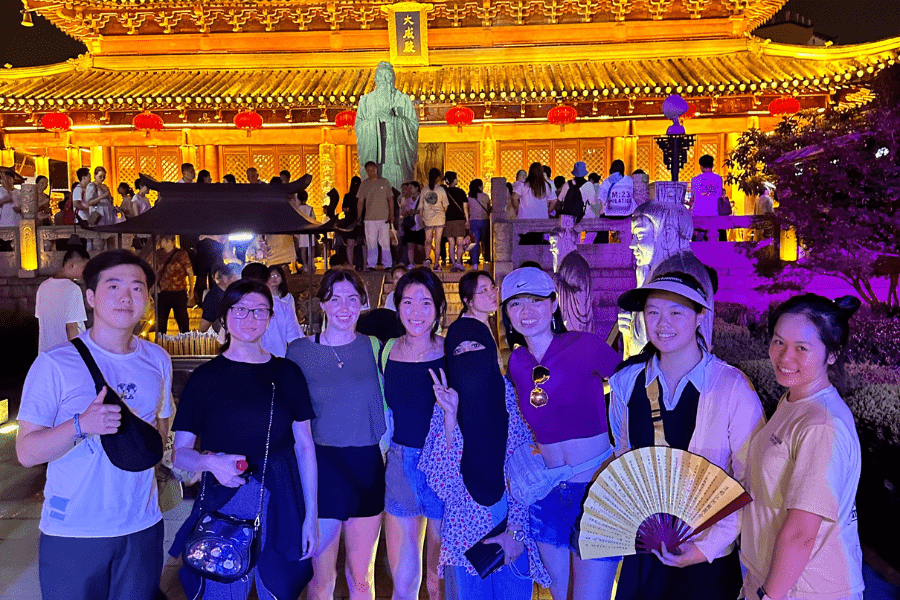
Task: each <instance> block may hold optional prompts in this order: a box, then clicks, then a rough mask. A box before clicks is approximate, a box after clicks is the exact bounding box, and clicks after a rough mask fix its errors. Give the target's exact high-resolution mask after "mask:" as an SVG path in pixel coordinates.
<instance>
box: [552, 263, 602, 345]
mask: <svg viewBox="0 0 900 600" xmlns="http://www.w3.org/2000/svg"><path fill="white" fill-rule="evenodd" d="M554 279H555V280H556V290H557V292H558V293H559V307H560V309H561V310H562V315H563V322H564V323H565V324H566V329H568V330H569V331H589V332H591V333H593V332H594V307H593V305H592V302H591V298H592V296H593V284H592V283H591V266H590V265H589V264H588V262H587V261H586V260H585V259H584V257H583V256H581V255H580V254H579V253H578V252H570V253H568V254H566V255H565V257H564V258H563V259H562V261H561V262H560V264H559V270H558V271H557V273H556V276H555V277H554Z"/></svg>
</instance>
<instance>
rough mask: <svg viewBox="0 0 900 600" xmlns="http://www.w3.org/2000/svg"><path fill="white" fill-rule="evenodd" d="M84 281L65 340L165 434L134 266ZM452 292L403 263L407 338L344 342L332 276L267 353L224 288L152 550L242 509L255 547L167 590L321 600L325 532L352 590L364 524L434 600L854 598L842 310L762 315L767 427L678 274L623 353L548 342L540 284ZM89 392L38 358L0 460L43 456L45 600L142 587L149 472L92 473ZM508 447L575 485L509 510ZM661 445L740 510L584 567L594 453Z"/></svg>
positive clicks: (365, 542) (811, 306) (163, 358)
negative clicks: (714, 475)
mask: <svg viewBox="0 0 900 600" xmlns="http://www.w3.org/2000/svg"><path fill="white" fill-rule="evenodd" d="M84 278H85V281H86V284H87V287H88V292H87V300H88V303H89V304H90V305H91V306H92V307H93V308H94V312H95V319H94V326H93V327H92V328H91V329H90V330H88V331H87V332H84V333H82V334H80V335H79V338H80V339H81V340H82V341H83V342H84V343H85V345H86V346H87V348H88V350H89V351H90V352H91V354H93V356H94V357H95V359H96V361H97V362H98V364H99V366H100V369H101V371H102V374H103V376H104V377H105V378H106V381H107V385H108V386H109V387H110V388H111V389H114V390H116V391H117V392H118V393H119V394H120V396H121V397H122V398H123V399H124V400H125V401H126V403H127V404H128V406H129V407H130V408H131V410H132V411H133V412H134V413H135V414H136V415H138V416H139V417H140V418H143V419H144V420H146V421H148V422H151V423H155V424H157V426H158V428H159V431H160V433H161V435H166V434H167V430H168V425H167V424H168V417H169V416H170V415H171V413H172V411H173V406H172V402H171V395H170V394H171V392H170V388H171V362H170V360H169V359H168V356H167V355H166V354H165V352H163V351H162V350H161V349H160V348H159V347H157V346H155V345H153V344H150V343H148V342H146V341H143V340H140V339H138V338H135V337H134V336H133V335H132V333H131V330H132V328H133V326H134V324H135V323H136V322H137V321H138V319H139V318H140V316H141V315H142V314H143V310H144V308H145V307H146V303H147V300H148V297H147V289H148V287H149V286H151V285H152V284H153V279H154V275H153V272H152V271H151V270H150V268H149V267H148V266H147V265H146V263H144V262H143V261H141V260H140V259H139V258H138V257H137V256H135V255H134V254H132V253H130V252H127V251H110V252H105V253H102V254H100V255H99V256H97V257H95V258H93V259H92V260H91V261H90V262H89V263H88V264H87V266H86V267H85V269H84ZM459 289H460V296H461V299H462V302H463V306H464V310H463V312H462V315H461V316H460V317H459V318H458V319H457V320H456V321H455V322H453V323H451V324H450V325H449V327H447V328H446V330H445V331H443V330H442V329H441V323H442V320H443V317H444V314H445V310H446V305H447V299H446V296H445V293H444V290H443V286H442V283H441V281H440V279H439V278H438V277H437V276H436V275H435V274H434V272H433V271H432V270H430V269H427V268H418V269H412V270H410V271H408V272H407V273H406V274H405V275H403V276H402V277H401V278H400V280H399V281H398V282H397V285H396V289H395V292H394V297H393V301H394V304H395V308H396V310H397V313H398V317H399V320H400V322H401V323H402V325H403V328H404V333H403V335H401V336H400V337H397V338H394V339H391V340H389V341H388V342H387V343H386V344H382V343H381V342H379V341H378V340H377V339H376V338H372V337H368V336H364V335H362V334H359V333H358V332H357V331H356V325H357V321H358V319H359V317H360V312H361V310H362V308H363V306H364V305H365V304H366V303H367V300H368V298H367V294H366V289H365V286H364V285H363V283H362V281H361V280H360V278H359V276H358V275H357V274H356V273H355V272H354V271H352V270H347V269H331V270H329V271H327V272H326V273H325V275H324V276H323V278H322V280H321V285H320V287H319V290H318V294H317V296H318V298H319V301H320V303H321V306H322V309H323V311H324V313H325V323H324V327H323V329H322V331H321V333H318V334H316V335H314V336H311V337H303V338H299V339H295V340H293V341H291V342H290V343H289V344H288V345H287V350H286V355H285V356H284V357H279V356H275V355H274V354H273V353H272V352H271V351H268V350H267V349H266V347H265V344H264V343H263V336H264V335H265V334H266V331H267V329H268V328H269V326H270V321H271V319H272V316H273V314H274V311H275V310H276V309H277V304H278V302H279V300H278V299H277V298H275V297H273V294H272V289H270V286H269V285H267V283H266V278H265V277H264V276H263V274H262V273H260V275H259V276H258V277H244V278H242V279H238V280H237V281H234V282H233V283H231V284H230V285H228V286H227V288H226V289H225V290H224V295H223V298H222V300H221V304H220V312H219V315H220V320H221V325H222V327H223V328H224V330H225V332H226V343H225V345H224V347H223V349H222V352H221V354H220V355H219V356H217V357H215V358H213V359H212V360H210V361H209V362H207V363H205V364H203V365H201V366H200V367H198V368H197V369H196V370H195V371H194V372H193V374H192V375H191V377H190V379H189V381H188V382H187V385H186V387H185V389H184V392H183V393H182V395H181V398H180V401H179V404H178V409H177V412H176V414H175V417H174V421H173V423H172V429H173V430H174V457H173V460H174V465H175V466H176V467H178V468H181V469H184V470H185V471H190V472H195V473H198V474H201V480H202V482H203V483H202V485H203V489H204V494H203V496H202V499H200V500H197V501H195V503H194V507H193V512H192V514H191V517H189V518H188V519H187V521H186V522H185V523H184V525H183V526H182V529H181V531H180V532H179V534H178V536H177V537H176V540H175V543H174V544H173V545H172V547H171V550H170V551H171V553H172V554H173V555H175V556H178V555H180V554H181V552H182V549H183V547H184V542H185V539H186V538H187V536H188V535H189V534H190V532H191V531H192V530H193V527H194V525H195V524H196V521H197V519H198V518H199V517H200V514H201V513H202V512H208V511H218V512H219V513H220V514H228V515H232V516H235V517H239V518H247V519H252V518H253V517H254V516H255V514H256V512H257V510H258V504H257V502H258V501H259V499H260V498H262V499H263V500H264V502H263V504H262V506H263V510H262V512H261V514H260V522H261V531H262V543H261V551H260V553H259V557H258V560H257V562H256V565H255V567H254V569H253V571H252V572H251V574H250V575H249V576H247V577H245V578H243V579H242V580H239V581H237V582H235V583H230V584H224V583H217V582H215V581H212V580H209V579H204V578H201V577H198V576H196V575H194V574H193V572H191V571H190V570H188V569H186V568H185V569H184V570H183V577H182V583H183V584H184V587H185V591H186V592H187V594H188V597H201V596H202V597H203V598H241V597H243V598H245V597H247V595H248V593H249V591H250V588H251V586H252V585H254V583H255V585H256V588H257V594H258V595H259V597H260V598H297V597H298V596H299V595H300V593H301V592H302V591H303V590H304V589H307V590H308V591H307V594H308V598H310V600H321V599H330V598H333V596H334V590H335V585H336V581H337V576H338V573H337V557H338V551H339V548H340V543H341V540H342V539H343V541H344V547H345V551H346V563H345V569H344V574H345V577H346V578H347V587H348V589H349V593H350V597H351V598H353V599H359V600H362V599H372V598H374V594H375V586H374V584H375V582H374V569H375V554H376V549H377V545H378V540H379V536H380V530H381V527H382V525H383V526H384V528H385V539H386V544H387V548H386V550H387V556H388V559H389V563H390V571H391V578H392V581H393V596H392V597H393V598H394V599H395V600H401V599H405V598H416V597H418V592H419V588H420V586H421V584H422V581H423V579H424V581H425V584H426V588H427V590H428V593H429V595H430V597H431V598H432V599H434V598H440V597H444V598H447V599H463V598H465V599H467V600H469V599H478V598H496V599H504V600H515V599H519V598H522V599H525V598H531V597H532V593H533V589H534V583H535V582H537V583H538V584H540V585H542V586H544V587H549V589H550V593H551V595H552V597H553V598H554V600H563V599H565V598H567V597H568V596H569V594H571V595H572V597H575V598H579V599H581V598H598V599H603V600H606V599H607V598H610V597H612V594H613V589H614V584H615V582H616V581H617V582H618V584H617V586H616V591H615V598H617V599H620V600H626V599H629V600H630V599H642V600H644V599H647V600H649V599H657V598H659V599H661V598H672V597H677V598H689V599H698V600H700V599H704V600H706V599H708V598H713V599H715V598H721V599H722V600H730V599H732V598H735V597H737V596H738V594H739V593H740V592H741V590H743V594H744V597H746V598H757V597H758V598H771V599H774V600H780V599H782V598H786V597H790V598H804V599H810V600H812V599H823V598H827V599H830V600H838V599H841V600H842V599H853V600H860V599H861V598H862V589H863V584H862V576H861V550H860V545H859V539H858V535H857V530H856V511H855V505H854V497H855V493H856V486H857V483H858V479H859V470H860V449H859V441H858V438H857V435H856V431H855V427H854V424H853V418H852V415H851V414H850V411H849V409H848V408H847V406H846V405H845V404H844V403H843V401H842V400H841V397H840V394H839V392H838V391H837V389H836V388H835V387H834V385H832V383H839V379H840V374H841V372H840V368H841V363H842V360H843V355H842V351H843V348H844V346H846V343H847V340H848V336H849V325H848V321H849V318H850V316H851V315H852V314H853V312H854V311H855V309H856V308H857V307H858V306H859V302H858V300H855V299H853V298H849V297H847V298H841V299H839V300H837V301H831V300H828V299H825V298H823V297H820V296H815V295H812V294H804V295H801V296H796V297H794V298H791V299H790V300H788V301H787V302H785V303H783V304H782V305H780V306H779V307H777V308H776V309H774V310H773V311H772V312H771V315H770V329H771V332H772V340H771V345H770V351H769V354H770V359H771V362H772V368H773V370H774V373H775V377H776V379H777V380H778V382H779V383H781V384H782V385H783V386H784V387H785V388H786V390H787V391H786V393H785V395H784V397H783V398H782V399H781V401H780V402H779V404H778V408H777V410H776V411H775V414H774V415H773V416H772V418H771V419H770V420H769V421H768V422H766V420H765V418H764V415H763V411H762V407H761V405H760V401H759V398H758V396H757V395H756V393H755V391H754V390H753V387H752V386H751V385H750V383H749V382H748V381H747V379H746V377H745V376H744V375H743V374H742V373H741V372H740V371H739V370H737V369H736V368H734V367H732V366H729V365H727V364H725V363H724V362H722V361H721V360H719V359H718V358H716V357H715V356H713V355H712V354H710V352H709V350H710V345H709V340H706V339H704V338H703V337H702V335H701V334H700V323H701V320H702V319H703V316H704V314H705V313H706V311H709V310H711V309H712V300H711V298H708V297H706V295H705V292H704V291H703V288H702V286H701V285H700V284H699V283H698V282H697V281H696V280H694V279H693V278H692V277H691V276H690V275H686V274H684V273H679V272H673V273H660V274H657V275H656V276H655V277H653V278H652V279H651V280H650V281H649V282H648V283H646V284H645V285H644V286H642V287H640V288H637V289H634V290H630V291H629V292H626V293H625V294H623V295H622V296H621V297H620V299H619V304H620V306H621V308H622V309H623V310H627V311H634V312H639V313H641V315H642V317H641V318H643V319H644V320H645V323H646V325H647V327H646V329H647V332H648V338H649V343H648V345H647V346H646V347H645V348H644V350H643V352H641V353H640V354H639V355H637V356H635V357H632V358H631V359H629V360H627V361H625V362H621V361H620V359H619V357H618V356H617V354H616V353H615V352H614V351H613V350H612V348H610V347H609V346H608V345H606V344H605V342H603V341H602V340H601V339H600V338H598V337H597V336H596V335H594V334H591V333H586V332H579V331H566V327H565V324H564V323H563V321H562V317H561V312H560V310H559V306H558V301H557V295H556V290H555V286H554V282H553V280H552V278H551V277H550V276H549V275H548V274H547V273H545V272H544V271H542V270H541V269H538V268H534V267H523V268H519V269H517V270H514V271H513V272H512V273H510V274H508V275H506V276H505V277H504V279H503V281H502V286H501V287H500V289H499V290H498V288H497V286H496V285H495V282H494V280H493V279H492V277H491V276H490V275H489V274H488V273H487V272H483V271H473V272H470V273H467V274H466V275H465V276H464V277H463V278H462V280H461V281H460V286H459ZM498 292H499V297H498ZM497 312H499V316H500V319H501V321H502V323H503V326H504V330H505V334H506V341H507V343H508V345H509V347H510V348H513V350H512V353H511V355H510V357H509V362H508V366H507V368H506V369H505V374H504V369H503V365H502V361H501V358H500V354H499V352H498V346H497V343H496V340H495V338H494V335H493V333H492V331H491V328H490V326H489V317H490V315H491V314H493V313H497ZM441 334H443V335H441ZM607 379H608V380H609V386H610V397H609V406H608V407H607V401H606V399H605V394H604V384H605V382H606V380H607ZM104 394H105V390H103V391H101V393H100V394H99V395H98V394H97V393H96V390H95V388H94V385H93V382H92V380H91V376H90V374H89V372H88V369H87V368H86V366H85V365H84V363H83V361H82V358H81V357H80V356H79V353H78V351H77V350H76V349H75V347H74V346H73V345H72V344H63V345H61V346H58V347H56V348H54V349H52V350H50V351H48V352H45V353H42V354H41V355H40V356H39V358H38V359H37V361H36V362H35V364H34V366H33V367H32V369H31V371H30V372H29V375H28V378H27V381H26V384H25V389H24V392H23V398H22V407H21V410H20V413H19V422H20V432H19V437H18V439H17V452H18V456H19V459H20V461H21V462H22V463H23V464H24V465H26V466H32V465H36V464H40V463H49V468H48V477H47V487H46V489H45V497H46V500H45V503H44V507H43V512H42V518H41V531H42V535H41V547H40V579H41V586H42V593H43V594H44V597H45V598H91V599H95V598H113V597H117V598H121V597H129V598H136V599H137V598H148V599H149V598H152V597H153V594H155V593H156V586H157V585H158V582H159V570H160V566H161V561H160V554H161V546H162V527H161V515H160V512H159V508H158V507H157V504H156V488H155V484H154V483H153V472H152V470H149V471H145V472H141V473H130V472H125V471H122V470H121V469H117V468H116V467H115V466H113V465H112V464H111V463H110V462H109V460H108V459H107V458H106V456H105V454H104V450H103V446H102V444H101V441H100V438H99V436H100V435H103V434H106V433H110V432H112V431H115V429H116V428H117V427H118V425H119V423H120V421H121V414H120V413H119V409H118V408H117V407H115V406H112V405H109V404H104V403H103V402H102V400H103V397H104ZM524 444H532V445H534V447H535V451H536V452H538V453H539V454H540V455H541V457H542V459H543V461H544V463H545V464H546V466H547V467H548V468H551V469H552V468H555V467H559V466H563V465H569V466H571V467H572V473H573V474H572V476H571V477H569V478H568V479H567V480H565V481H561V482H559V483H558V484H557V485H556V486H554V487H553V489H552V490H551V491H550V492H549V493H548V494H546V495H545V496H544V497H543V498H540V499H538V500H536V501H534V502H532V503H531V504H530V505H526V504H524V503H523V502H522V501H521V500H520V499H519V498H518V497H517V496H516V495H514V494H513V493H511V491H510V487H509V483H508V482H509V480H510V478H511V471H510V465H511V460H510V459H511V457H512V456H513V453H514V451H515V450H516V449H517V448H519V447H520V446H522V445H524ZM659 444H665V445H669V446H672V447H674V448H680V449H683V450H687V451H689V452H692V453H695V454H699V455H701V456H703V457H705V458H706V459H708V460H710V461H711V462H713V463H714V464H716V465H718V466H720V467H721V468H722V469H724V470H725V471H726V472H727V473H728V474H729V475H730V476H732V477H734V478H735V479H737V480H738V481H739V482H741V483H742V484H743V485H744V486H745V487H746V488H747V490H748V491H749V492H750V495H751V496H752V498H753V502H752V503H751V504H749V505H748V506H746V507H745V508H743V509H741V510H740V511H739V512H737V513H734V514H732V515H731V516H729V517H727V518H725V519H723V520H722V521H720V522H718V523H716V524H715V525H713V526H712V527H710V528H709V529H707V530H706V531H704V532H703V533H702V534H700V535H698V536H696V537H695V538H692V539H691V540H689V541H687V542H685V543H683V544H682V545H681V546H680V547H678V548H666V547H665V546H663V547H661V548H659V549H656V550H654V551H653V553H652V554H645V555H632V556H626V557H624V559H620V558H618V557H615V558H609V559H594V560H585V559H582V558H581V557H580V556H579V553H578V551H577V536H578V522H579V520H580V517H581V514H582V511H583V509H582V505H583V503H584V501H585V498H586V496H587V495H588V494H589V488H590V485H591V482H592V481H593V479H594V477H595V476H596V473H597V472H598V471H599V470H600V469H602V468H603V466H604V465H605V464H607V462H608V461H609V460H611V459H612V458H613V457H614V456H617V455H621V454H623V453H625V452H627V451H629V450H632V449H635V448H640V447H644V446H650V445H659ZM263 464H265V465H266V469H265V471H266V472H265V478H264V484H263V483H262V481H263V473H262V472H261V471H262V469H263ZM483 542H484V543H495V544H498V545H499V546H500V547H501V548H502V550H503V566H502V567H501V568H500V569H499V570H496V571H494V572H493V573H491V574H490V575H488V576H487V577H486V578H484V579H483V578H482V577H481V576H479V575H478V573H477V571H476V570H475V568H474V566H473V565H472V563H471V562H470V561H469V558H468V557H467V552H468V551H469V550H470V549H472V548H473V547H474V546H476V545H477V544H480V543H483ZM738 545H739V547H740V551H739V552H738V550H736V548H737V546H738ZM423 563H424V567H423ZM741 565H743V571H744V574H743V576H742V569H741ZM617 572H618V576H617Z"/></svg>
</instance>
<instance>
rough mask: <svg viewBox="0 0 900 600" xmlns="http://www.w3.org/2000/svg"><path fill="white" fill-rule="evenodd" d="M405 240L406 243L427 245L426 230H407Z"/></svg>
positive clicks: (404, 235)
mask: <svg viewBox="0 0 900 600" xmlns="http://www.w3.org/2000/svg"><path fill="white" fill-rule="evenodd" d="M403 242H404V243H405V244H416V245H419V246H424V245H425V230H424V229H420V230H418V231H407V232H405V233H404V234H403Z"/></svg>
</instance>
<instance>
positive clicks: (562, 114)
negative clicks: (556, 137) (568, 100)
mask: <svg viewBox="0 0 900 600" xmlns="http://www.w3.org/2000/svg"><path fill="white" fill-rule="evenodd" d="M577 118H578V113H577V112H576V111H575V109H574V108H572V107H571V106H568V105H566V104H560V105H559V106H554V107H553V108H551V109H550V112H548V113H547V120H548V121H550V122H551V123H553V124H554V125H559V130H560V131H565V129H566V125H571V124H572V123H574V122H575V119H577Z"/></svg>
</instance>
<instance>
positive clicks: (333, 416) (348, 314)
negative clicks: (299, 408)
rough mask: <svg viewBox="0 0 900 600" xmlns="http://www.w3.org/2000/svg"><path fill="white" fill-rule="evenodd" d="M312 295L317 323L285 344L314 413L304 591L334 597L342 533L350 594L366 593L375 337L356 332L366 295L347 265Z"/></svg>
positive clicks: (377, 465) (377, 392) (380, 409)
mask: <svg viewBox="0 0 900 600" xmlns="http://www.w3.org/2000/svg"><path fill="white" fill-rule="evenodd" d="M317 297H318V299H319V302H320V303H321V306H322V309H323V310H324V312H325V326H324V329H323V330H322V332H321V333H319V334H316V335H315V336H313V337H308V338H301V339H299V340H295V341H294V342H291V344H290V345H289V346H288V351H287V357H288V358H289V359H290V360H292V361H294V362H295V363H297V364H298V365H300V368H302V369H303V373H304V374H305V375H306V379H307V382H308V383H309V394H310V398H311V400H312V406H313V410H315V413H316V417H315V418H314V419H313V421H312V436H313V441H314V442H315V445H316V460H317V464H318V472H319V488H318V489H319V501H318V505H319V528H320V531H321V542H320V544H319V550H318V552H317V553H316V555H315V556H313V569H314V571H315V575H314V577H313V580H312V583H311V584H310V588H309V599H310V600H326V599H327V600H331V598H333V597H334V586H335V580H336V579H337V571H336V569H337V555H338V549H339V546H340V542H341V535H342V534H343V536H344V540H345V542H344V547H345V549H346V552H347V566H346V568H345V572H346V576H347V587H348V588H349V589H350V598H351V599H352V600H373V599H374V598H375V549H376V547H377V546H378V536H379V533H380V532H381V512H382V511H383V510H384V490H385V486H384V461H383V459H382V454H381V449H380V448H379V442H380V440H381V436H382V435H384V432H385V430H386V426H385V418H384V399H383V395H382V390H381V381H380V379H379V378H380V374H379V372H378V363H377V361H376V357H377V354H378V352H379V350H380V345H379V342H378V340H377V339H375V338H369V337H367V336H364V335H361V334H358V333H357V332H356V322H357V320H358V319H359V313H360V311H361V309H362V306H363V305H364V304H365V303H366V302H367V301H368V298H367V297H366V288H365V286H364V285H363V282H362V280H361V279H360V277H359V275H357V274H356V273H355V272H354V271H351V270H349V269H329V270H328V271H326V272H325V275H323V276H322V282H321V284H320V285H319V291H318V294H317ZM373 340H374V342H373Z"/></svg>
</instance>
